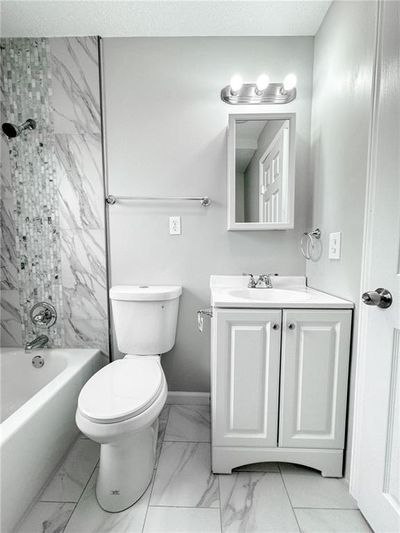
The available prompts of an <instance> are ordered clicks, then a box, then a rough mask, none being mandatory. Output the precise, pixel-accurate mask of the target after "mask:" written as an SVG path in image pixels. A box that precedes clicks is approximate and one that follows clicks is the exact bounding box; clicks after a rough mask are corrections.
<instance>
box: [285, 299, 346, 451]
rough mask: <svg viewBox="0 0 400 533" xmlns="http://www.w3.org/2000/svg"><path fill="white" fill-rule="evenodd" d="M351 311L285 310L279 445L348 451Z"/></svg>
mask: <svg viewBox="0 0 400 533" xmlns="http://www.w3.org/2000/svg"><path fill="white" fill-rule="evenodd" d="M350 332H351V311H350V310H336V309H335V310H325V309H317V310H311V309H310V310H303V309H293V310H288V311H284V312H283V320H282V370H281V405H280V417H279V420H280V422H279V446H281V447H285V448H293V447H295V448H332V449H335V448H336V449H343V447H344V432H345V426H346V423H345V422H346V405H347V383H348V368H349V355H350Z"/></svg>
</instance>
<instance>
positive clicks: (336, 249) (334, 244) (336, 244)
mask: <svg viewBox="0 0 400 533" xmlns="http://www.w3.org/2000/svg"><path fill="white" fill-rule="evenodd" d="M341 247H342V233H341V232H340V231H337V232H336V233H330V234H329V259H340V256H341V252H342V250H341Z"/></svg>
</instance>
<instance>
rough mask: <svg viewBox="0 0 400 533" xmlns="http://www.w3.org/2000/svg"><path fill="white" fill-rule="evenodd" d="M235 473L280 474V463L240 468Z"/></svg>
mask: <svg viewBox="0 0 400 533" xmlns="http://www.w3.org/2000/svg"><path fill="white" fill-rule="evenodd" d="M233 471H234V472H274V473H276V474H279V472H280V470H279V466H278V463H254V464H250V465H243V466H238V467H237V468H235V469H234V470H233Z"/></svg>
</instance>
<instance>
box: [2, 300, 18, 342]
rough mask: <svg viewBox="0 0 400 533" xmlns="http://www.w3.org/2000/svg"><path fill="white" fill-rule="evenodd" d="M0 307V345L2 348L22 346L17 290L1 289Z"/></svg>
mask: <svg viewBox="0 0 400 533" xmlns="http://www.w3.org/2000/svg"><path fill="white" fill-rule="evenodd" d="M0 308H1V313H0V315H1V330H0V345H1V346H3V347H4V348H6V347H17V346H22V344H23V342H22V326H21V313H20V306H19V294H18V291H16V290H5V291H1V293H0Z"/></svg>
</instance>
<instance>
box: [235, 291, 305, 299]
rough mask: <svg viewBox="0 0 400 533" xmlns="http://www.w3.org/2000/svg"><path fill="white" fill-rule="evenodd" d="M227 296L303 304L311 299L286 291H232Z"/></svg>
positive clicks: (298, 293) (295, 292)
mask: <svg viewBox="0 0 400 533" xmlns="http://www.w3.org/2000/svg"><path fill="white" fill-rule="evenodd" d="M229 295H230V296H232V297H233V298H243V299H245V300H256V301H261V302H278V301H279V302H280V301H284V302H304V301H306V300H309V299H310V298H311V296H310V295H309V294H307V293H306V292H303V291H296V290H288V289H233V290H230V291H229Z"/></svg>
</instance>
